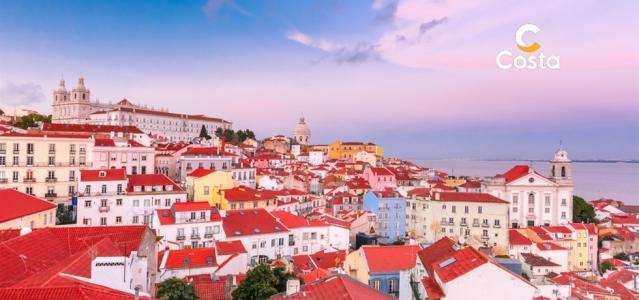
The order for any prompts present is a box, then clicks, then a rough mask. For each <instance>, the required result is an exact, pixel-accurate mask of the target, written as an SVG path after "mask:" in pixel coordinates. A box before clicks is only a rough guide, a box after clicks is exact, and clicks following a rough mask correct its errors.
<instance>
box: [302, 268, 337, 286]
mask: <svg viewBox="0 0 639 300" xmlns="http://www.w3.org/2000/svg"><path fill="white" fill-rule="evenodd" d="M329 275H331V272H329V271H328V270H326V269H322V268H319V269H315V270H313V271H310V272H308V273H305V274H302V279H303V280H304V283H311V282H313V281H317V280H320V279H324V278H326V277H328V276H329Z"/></svg>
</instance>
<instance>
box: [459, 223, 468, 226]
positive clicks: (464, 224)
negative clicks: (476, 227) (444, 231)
mask: <svg viewBox="0 0 639 300" xmlns="http://www.w3.org/2000/svg"><path fill="white" fill-rule="evenodd" d="M459 225H461V226H468V223H466V222H461V223H459Z"/></svg>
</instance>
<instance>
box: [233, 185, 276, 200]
mask: <svg viewBox="0 0 639 300" xmlns="http://www.w3.org/2000/svg"><path fill="white" fill-rule="evenodd" d="M222 192H223V193H224V198H225V199H226V200H227V201H229V202H247V201H261V200H266V199H269V200H273V199H275V198H276V194H277V192H274V191H269V190H256V189H253V188H250V187H247V186H237V187H234V188H231V189H226V190H222Z"/></svg>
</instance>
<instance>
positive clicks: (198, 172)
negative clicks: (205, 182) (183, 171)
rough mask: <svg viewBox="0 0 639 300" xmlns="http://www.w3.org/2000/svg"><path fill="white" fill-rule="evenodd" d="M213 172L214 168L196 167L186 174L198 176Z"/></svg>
mask: <svg viewBox="0 0 639 300" xmlns="http://www.w3.org/2000/svg"><path fill="white" fill-rule="evenodd" d="M213 172H215V170H212V169H205V168H197V169H195V170H193V171H192V172H191V173H189V175H187V176H190V177H196V178H200V177H202V176H206V175H209V174H211V173H213Z"/></svg>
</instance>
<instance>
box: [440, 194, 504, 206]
mask: <svg viewBox="0 0 639 300" xmlns="http://www.w3.org/2000/svg"><path fill="white" fill-rule="evenodd" d="M433 198H434V199H435V201H451V202H453V201H454V202H483V203H502V204H508V202H507V201H505V200H502V199H499V198H497V197H495V196H493V195H491V194H487V193H457V192H440V193H439V200H436V199H437V197H436V196H435V197H433Z"/></svg>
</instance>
